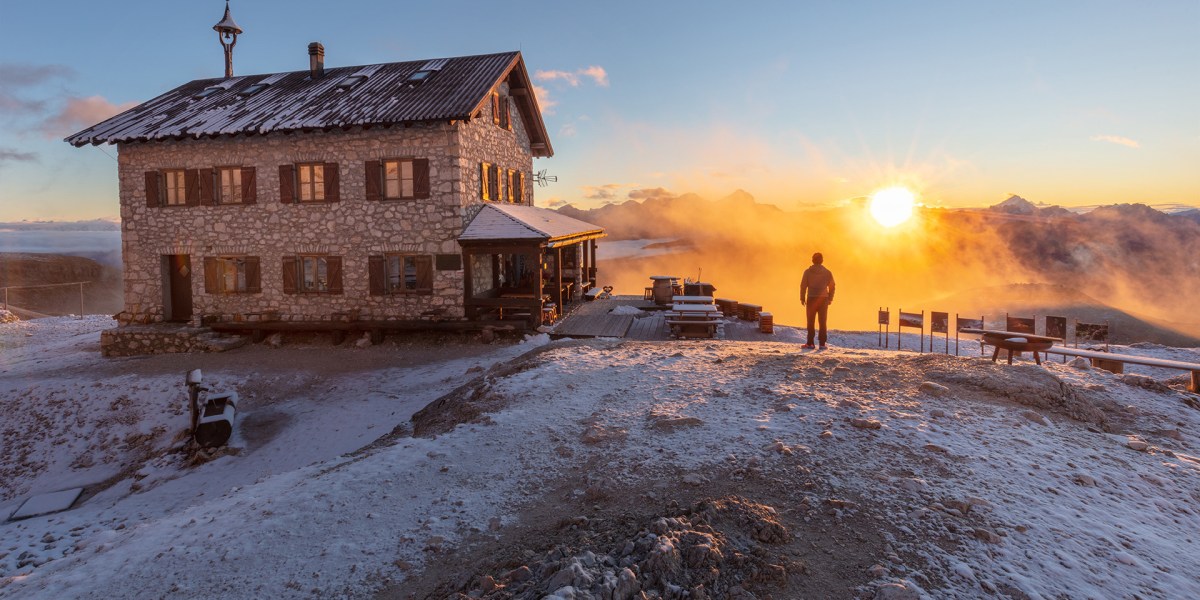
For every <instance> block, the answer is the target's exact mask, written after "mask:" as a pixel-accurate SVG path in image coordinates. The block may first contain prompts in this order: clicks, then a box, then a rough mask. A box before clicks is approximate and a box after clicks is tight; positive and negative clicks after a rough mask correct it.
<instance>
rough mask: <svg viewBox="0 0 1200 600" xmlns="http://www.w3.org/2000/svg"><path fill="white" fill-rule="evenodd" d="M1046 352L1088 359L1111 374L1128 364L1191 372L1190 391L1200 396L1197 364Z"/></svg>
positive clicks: (1064, 350)
mask: <svg viewBox="0 0 1200 600" xmlns="http://www.w3.org/2000/svg"><path fill="white" fill-rule="evenodd" d="M1045 352H1046V353H1047V354H1060V355H1062V356H1077V357H1081V358H1086V359H1088V360H1090V361H1092V366H1093V367H1096V368H1097V369H1104V370H1105V371H1108V372H1110V373H1124V372H1125V364H1126V363H1128V364H1131V365H1142V366H1144V367H1157V368H1160V369H1176V370H1180V371H1189V372H1191V374H1192V380H1191V382H1190V383H1189V384H1188V391H1189V392H1192V393H1193V394H1200V364H1197V363H1190V362H1183V361H1181V360H1167V359H1164V358H1150V357H1146V356H1134V355H1132V354H1116V353H1113V352H1100V351H1098V350H1083V349H1079V348H1064V347H1054V348H1051V349H1049V350H1046V351H1045Z"/></svg>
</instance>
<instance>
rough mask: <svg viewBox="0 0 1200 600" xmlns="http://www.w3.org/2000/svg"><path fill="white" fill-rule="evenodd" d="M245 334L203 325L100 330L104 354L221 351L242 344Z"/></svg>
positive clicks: (135, 326)
mask: <svg viewBox="0 0 1200 600" xmlns="http://www.w3.org/2000/svg"><path fill="white" fill-rule="evenodd" d="M247 341H248V340H247V339H246V338H244V337H228V336H223V335H220V334H218V333H215V332H213V331H211V330H209V329H208V328H206V327H188V326H184V325H127V326H122V327H114V328H113V329H107V330H104V331H102V332H100V353H101V354H102V355H104V356H143V355H146V354H172V353H183V352H224V351H225V350H230V349H233V348H237V347H239V346H243V345H245V344H246V342H247Z"/></svg>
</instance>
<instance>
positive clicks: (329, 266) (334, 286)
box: [325, 180, 342, 294]
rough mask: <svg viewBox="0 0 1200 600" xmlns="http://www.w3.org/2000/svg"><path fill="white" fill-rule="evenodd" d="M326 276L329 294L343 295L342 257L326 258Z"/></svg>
mask: <svg viewBox="0 0 1200 600" xmlns="http://www.w3.org/2000/svg"><path fill="white" fill-rule="evenodd" d="M326 181H328V180H326ZM325 274H326V276H327V277H329V293H330V294H340V293H342V257H340V256H326V257H325Z"/></svg>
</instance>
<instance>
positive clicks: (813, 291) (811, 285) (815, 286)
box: [800, 265, 836, 302]
mask: <svg viewBox="0 0 1200 600" xmlns="http://www.w3.org/2000/svg"><path fill="white" fill-rule="evenodd" d="M835 287H836V286H835V284H834V282H833V273H832V272H831V271H830V270H829V269H826V268H825V265H813V266H811V267H809V268H807V269H805V270H804V277H803V278H801V279H800V298H801V299H803V300H805V301H807V302H812V300H813V299H814V298H821V297H824V298H827V299H828V301H829V302H833V291H834V288H835Z"/></svg>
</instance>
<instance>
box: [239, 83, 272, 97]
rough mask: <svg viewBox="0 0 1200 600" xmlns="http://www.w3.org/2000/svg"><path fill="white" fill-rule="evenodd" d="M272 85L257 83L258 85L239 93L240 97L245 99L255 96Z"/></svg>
mask: <svg viewBox="0 0 1200 600" xmlns="http://www.w3.org/2000/svg"><path fill="white" fill-rule="evenodd" d="M270 85H271V84H269V83H256V84H254V85H252V86H250V87H248V88H246V89H244V90H242V91H240V92H238V95H239V96H243V97H244V96H253V95H255V94H257V93H259V92H261V91H263V90H265V89H267V88H268V87H270Z"/></svg>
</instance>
